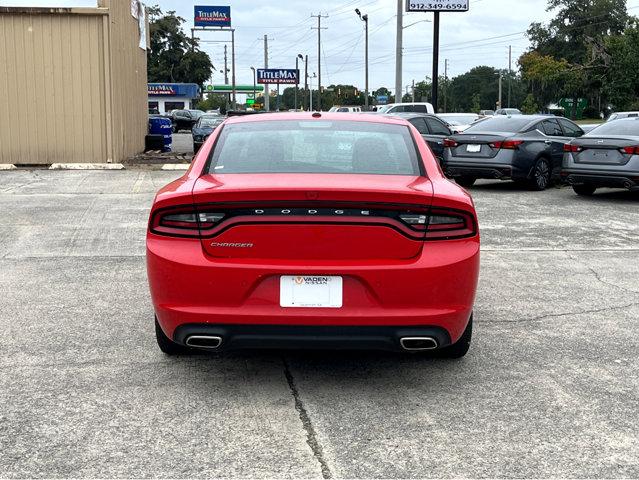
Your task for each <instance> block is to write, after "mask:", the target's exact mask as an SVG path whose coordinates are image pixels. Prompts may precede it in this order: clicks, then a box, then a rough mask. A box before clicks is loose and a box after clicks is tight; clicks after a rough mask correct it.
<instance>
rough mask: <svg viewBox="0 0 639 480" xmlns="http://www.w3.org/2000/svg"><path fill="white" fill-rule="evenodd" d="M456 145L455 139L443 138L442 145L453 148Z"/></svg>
mask: <svg viewBox="0 0 639 480" xmlns="http://www.w3.org/2000/svg"><path fill="white" fill-rule="evenodd" d="M458 145H459V144H458V143H457V142H456V141H455V140H453V139H452V138H444V147H448V148H455V147H457V146H458Z"/></svg>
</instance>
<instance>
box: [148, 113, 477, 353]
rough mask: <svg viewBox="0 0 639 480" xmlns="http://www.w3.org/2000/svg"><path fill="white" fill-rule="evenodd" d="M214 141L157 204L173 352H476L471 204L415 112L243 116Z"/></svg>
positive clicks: (160, 308)
mask: <svg viewBox="0 0 639 480" xmlns="http://www.w3.org/2000/svg"><path fill="white" fill-rule="evenodd" d="M202 149H203V150H202V152H204V150H206V155H202V154H200V155H198V156H196V157H195V159H194V160H193V163H192V166H191V168H190V169H189V170H188V171H187V172H186V173H185V174H184V176H182V177H181V178H179V179H178V180H175V181H174V182H172V183H170V184H169V185H167V186H166V187H164V188H162V189H161V190H160V191H159V192H158V194H157V196H156V197H155V200H154V202H153V206H152V210H151V214H150V223H149V227H148V231H147V241H146V245H147V272H148V278H149V284H150V291H151V298H152V303H153V306H154V309H155V314H156V324H155V328H156V338H157V343H158V346H159V348H160V349H161V350H162V351H163V352H165V353H166V354H169V355H170V354H179V353H184V352H189V351H192V349H200V350H214V351H222V350H231V349H239V348H256V347H257V348H269V347H271V348H284V347H293V348H366V349H385V350H393V351H403V352H419V351H424V350H437V351H439V352H441V354H442V355H444V356H449V357H453V358H459V357H461V356H463V355H465V354H466V352H467V351H468V348H469V346H470V340H471V335H472V324H473V322H472V311H473V303H474V298H475V293H476V287H477V281H478V274H479V233H478V227H477V217H476V213H475V209H474V207H473V202H472V199H471V197H470V195H469V194H468V192H466V191H465V190H464V189H463V188H461V187H459V186H457V185H455V184H454V183H452V182H450V181H448V180H447V179H446V178H445V177H444V176H443V175H442V174H441V170H440V169H439V167H438V165H437V163H436V161H435V159H434V157H433V155H432V154H431V151H430V150H429V149H428V147H427V145H426V142H424V140H423V139H422V138H421V137H420V136H419V135H416V134H414V131H413V129H411V128H409V124H408V122H406V121H405V120H402V119H399V118H388V117H384V116H374V115H359V114H343V113H340V114H337V113H319V112H315V113H312V114H311V113H308V114H306V113H278V114H275V113H270V114H269V113H265V114H263V115H257V116H250V117H233V118H229V119H228V120H226V122H225V124H224V127H223V128H218V129H216V130H215V131H214V132H213V134H212V135H211V136H210V137H209V139H208V140H207V141H206V142H205V144H204V146H203V147H202Z"/></svg>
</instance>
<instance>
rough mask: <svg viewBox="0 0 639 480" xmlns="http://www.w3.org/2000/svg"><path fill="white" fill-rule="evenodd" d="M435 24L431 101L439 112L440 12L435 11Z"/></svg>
mask: <svg viewBox="0 0 639 480" xmlns="http://www.w3.org/2000/svg"><path fill="white" fill-rule="evenodd" d="M434 16H435V18H434V25H433V94H432V99H431V102H432V104H433V109H434V110H435V113H437V111H438V110H437V100H438V98H437V94H438V92H437V88H438V84H439V12H434Z"/></svg>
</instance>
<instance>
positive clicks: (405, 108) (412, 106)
mask: <svg viewBox="0 0 639 480" xmlns="http://www.w3.org/2000/svg"><path fill="white" fill-rule="evenodd" d="M403 112H415V113H435V110H434V109H433V106H432V105H431V104H430V103H427V102H419V103H389V104H388V105H382V106H381V107H377V113H403Z"/></svg>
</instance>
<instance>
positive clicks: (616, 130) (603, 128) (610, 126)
mask: <svg viewBox="0 0 639 480" xmlns="http://www.w3.org/2000/svg"><path fill="white" fill-rule="evenodd" d="M586 135H587V136H589V137H596V136H601V135H632V136H637V137H639V120H635V119H632V120H614V121H612V122H607V123H604V124H602V125H599V126H598V127H596V128H593V129H592V130H590V131H589V132H588V133H587V134H586Z"/></svg>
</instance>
